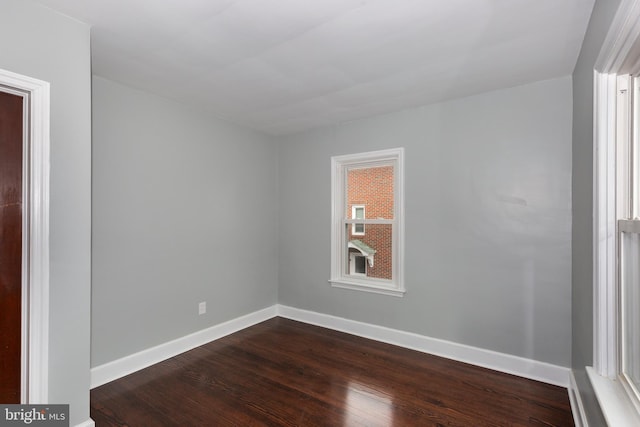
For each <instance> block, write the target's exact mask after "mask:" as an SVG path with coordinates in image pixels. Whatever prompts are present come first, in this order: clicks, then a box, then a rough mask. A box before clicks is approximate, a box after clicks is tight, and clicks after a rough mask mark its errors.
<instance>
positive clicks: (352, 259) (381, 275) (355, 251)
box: [345, 224, 393, 280]
mask: <svg viewBox="0 0 640 427" xmlns="http://www.w3.org/2000/svg"><path fill="white" fill-rule="evenodd" d="M392 227H393V226H392V225H391V224H368V225H367V234H366V235H364V236H360V235H354V234H353V233H352V232H351V231H352V228H351V227H350V226H349V224H346V227H345V236H346V237H347V238H346V243H345V245H346V246H347V249H346V251H345V253H346V254H347V262H346V264H347V268H346V270H347V271H346V274H348V275H358V274H359V275H362V274H365V273H366V276H367V277H372V278H377V279H385V280H391V279H392V278H393V263H392V255H393V253H392V247H393V246H392V239H393V236H392V229H393V228H392ZM358 258H361V261H358ZM363 262H366V266H364V265H363V264H358V263H363ZM358 266H362V267H364V268H362V267H358Z"/></svg>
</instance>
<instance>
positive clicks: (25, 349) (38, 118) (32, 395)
mask: <svg viewBox="0 0 640 427" xmlns="http://www.w3.org/2000/svg"><path fill="white" fill-rule="evenodd" d="M0 91H3V92H8V93H12V94H15V95H19V96H22V97H23V99H24V102H23V105H24V123H23V128H24V131H23V135H24V141H23V160H22V162H23V164H22V171H23V179H22V182H23V186H22V187H23V189H22V200H23V213H22V228H23V229H22V260H23V263H22V363H21V364H22V369H21V370H22V372H21V398H20V401H21V403H32V404H35V403H48V395H49V111H50V107H49V99H50V97H49V91H50V89H49V83H48V82H45V81H42V80H38V79H34V78H31V77H26V76H22V75H20V74H16V73H13V72H11V71H7V70H3V69H0Z"/></svg>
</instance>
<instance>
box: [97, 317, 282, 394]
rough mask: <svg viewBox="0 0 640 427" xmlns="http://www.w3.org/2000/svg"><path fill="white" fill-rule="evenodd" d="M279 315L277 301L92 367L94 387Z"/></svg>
mask: <svg viewBox="0 0 640 427" xmlns="http://www.w3.org/2000/svg"><path fill="white" fill-rule="evenodd" d="M276 315H277V306H275V305H273V306H271V307H267V308H265V309H262V310H258V311H255V312H253V313H250V314H247V315H245V316H241V317H238V318H236V319H232V320H229V321H226V322H224V323H220V324H218V325H215V326H212V327H210V328H207V329H203V330H201V331H198V332H194V333H192V334H189V335H186V336H184V337H181V338H178V339H175V340H173V341H169V342H167V343H164V344H160V345H157V346H155V347H152V348H148V349H146V350H142V351H140V352H138V353H134V354H132V355H129V356H125V357H123V358H121V359H117V360H114V361H113V362H108V363H105V364H104V365H100V366H96V367H95V368H92V369H91V388H92V389H93V388H96V387H99V386H101V385H103V384H106V383H108V382H110V381H113V380H117V379H118V378H122V377H124V376H125V375H129V374H131V373H133V372H136V371H139V370H140V369H144V368H147V367H149V366H151V365H153V364H156V363H158V362H162V361H163V360H167V359H169V358H171V357H173V356H176V355H178V354H180V353H184V352H185V351H189V350H192V349H194V348H196V347H199V346H201V345H204V344H206V343H208V342H211V341H215V340H217V339H219V338H222V337H225V336H227V335H230V334H232V333H234V332H238V331H240V330H242V329H245V328H248V327H249V326H253V325H255V324H257V323H260V322H263V321H265V320H268V319H271V318H272V317H275V316H276Z"/></svg>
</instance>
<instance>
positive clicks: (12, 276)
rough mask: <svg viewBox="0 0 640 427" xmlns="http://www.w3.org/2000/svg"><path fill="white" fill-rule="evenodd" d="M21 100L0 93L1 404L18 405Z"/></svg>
mask: <svg viewBox="0 0 640 427" xmlns="http://www.w3.org/2000/svg"><path fill="white" fill-rule="evenodd" d="M23 101H24V100H23V97H22V96H19V95H14V94H11V93H7V92H1V91H0V403H20V399H21V372H22V370H21V366H22V363H21V360H22V208H23V204H22V194H23V191H22V150H23V123H24V117H23V110H24V108H23Z"/></svg>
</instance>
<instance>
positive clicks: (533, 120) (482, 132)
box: [279, 77, 572, 366]
mask: <svg viewBox="0 0 640 427" xmlns="http://www.w3.org/2000/svg"><path fill="white" fill-rule="evenodd" d="M571 100H572V88H571V78H570V77H564V78H558V79H554V80H549V81H543V82H538V83H534V84H530V85H526V86H520V87H516V88H511V89H505V90H500V91H496V92H491V93H486V94H482V95H478V96H474V97H470V98H465V99H460V100H456V101H451V102H446V103H441V104H436V105H431V106H426V107H423V108H417V109H411V110H406V111H402V112H399V113H396V114H390V115H384V116H380V117H374V118H370V119H366V120H362V121H357V122H353V123H349V124H345V125H342V126H338V127H335V128H331V129H321V130H317V131H313V132H307V133H303V134H299V135H294V136H290V137H287V138H284V139H283V141H282V142H281V144H280V155H279V162H280V163H279V169H280V273H279V276H280V287H279V301H280V303H282V304H285V305H289V306H293V307H297V308H301V309H307V310H313V311H317V312H321V313H327V314H330V315H335V316H340V317H345V318H348V319H354V320H358V321H363V322H368V323H372V324H377V325H383V326H386V327H391V328H397V329H400V330H404V331H411V332H415V333H418V334H423V335H427V336H430V337H435V338H441V339H445V340H450V341H454V342H457V343H463V344H468V345H472V346H476V347H480V348H485V349H490V350H494V351H498V352H503V353H507V354H513V355H517V356H522V357H527V358H531V359H535V360H539V361H544V362H548V363H552V364H556V365H560V366H569V365H570V362H571V300H570V298H571V288H570V286H571V265H570V262H571V187H570V185H571V108H572V107H571ZM398 146H403V147H405V148H406V153H405V155H406V288H407V293H406V296H405V297H404V298H396V297H389V296H383V295H376V294H370V293H363V292H357V291H350V290H344V289H336V288H331V287H330V285H329V284H328V283H327V280H328V279H329V274H330V214H331V207H330V157H331V156H333V155H339V154H348V153H357V152H363V151H369V150H377V149H384V148H391V147H398Z"/></svg>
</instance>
